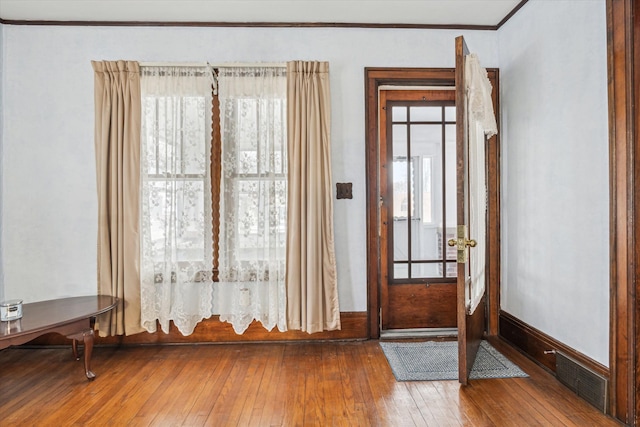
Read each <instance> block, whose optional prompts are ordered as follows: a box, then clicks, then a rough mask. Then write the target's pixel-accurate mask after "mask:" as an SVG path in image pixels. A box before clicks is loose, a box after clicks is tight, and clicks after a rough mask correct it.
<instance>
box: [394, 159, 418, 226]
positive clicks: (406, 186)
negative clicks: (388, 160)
mask: <svg viewBox="0 0 640 427" xmlns="http://www.w3.org/2000/svg"><path fill="white" fill-rule="evenodd" d="M392 174H393V175H392V176H393V187H392V191H393V219H394V220H397V219H407V218H409V217H411V218H414V217H415V214H414V212H415V206H414V200H415V194H414V191H415V186H414V176H413V175H414V167H413V162H409V161H407V159H406V158H401V157H399V158H396V159H394V161H393V164H392Z"/></svg>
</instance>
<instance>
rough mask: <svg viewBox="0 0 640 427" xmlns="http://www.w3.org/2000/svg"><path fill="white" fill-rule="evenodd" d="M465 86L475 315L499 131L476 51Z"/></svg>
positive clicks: (470, 292) (470, 296)
mask: <svg viewBox="0 0 640 427" xmlns="http://www.w3.org/2000/svg"><path fill="white" fill-rule="evenodd" d="M465 79H466V82H465V85H466V90H467V95H468V101H467V102H468V104H469V105H468V107H467V108H468V114H469V125H468V126H469V181H470V186H471V188H470V191H469V232H470V233H472V234H473V237H474V238H475V240H476V247H475V249H474V250H473V251H472V252H471V256H470V259H469V264H470V274H471V286H470V287H469V286H465V301H466V305H467V311H468V313H469V314H473V313H474V312H475V310H476V308H477V307H478V305H479V304H480V301H482V297H483V296H484V293H485V289H486V271H485V270H486V254H485V252H486V244H487V242H486V233H485V230H486V228H487V220H486V215H487V180H486V157H485V143H486V138H491V137H492V136H493V135H496V134H497V133H498V128H497V125H496V119H495V115H494V112H493V102H492V101H491V90H492V88H491V83H490V82H489V78H488V77H487V70H485V69H484V68H482V67H481V66H480V60H479V59H478V57H477V55H476V54H473V53H472V54H470V55H467V57H466V61H465Z"/></svg>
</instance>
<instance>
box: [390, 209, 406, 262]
mask: <svg viewBox="0 0 640 427" xmlns="http://www.w3.org/2000/svg"><path fill="white" fill-rule="evenodd" d="M408 236H409V227H408V221H407V220H406V218H400V219H398V218H394V219H393V260H394V261H407V260H408V259H409V239H408Z"/></svg>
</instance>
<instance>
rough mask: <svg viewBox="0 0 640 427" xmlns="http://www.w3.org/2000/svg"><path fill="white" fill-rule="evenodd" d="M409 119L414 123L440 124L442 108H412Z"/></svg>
mask: <svg viewBox="0 0 640 427" xmlns="http://www.w3.org/2000/svg"><path fill="white" fill-rule="evenodd" d="M409 117H410V119H411V121H412V122H440V121H442V107H439V106H438V107H410V108H409Z"/></svg>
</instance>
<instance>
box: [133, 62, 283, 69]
mask: <svg viewBox="0 0 640 427" xmlns="http://www.w3.org/2000/svg"><path fill="white" fill-rule="evenodd" d="M140 66H141V67H193V68H205V67H207V66H209V67H211V68H231V67H278V68H285V67H286V66H287V64H286V62H246V63H245V62H227V63H223V64H211V63H208V62H140Z"/></svg>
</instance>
